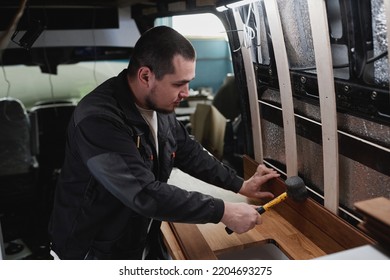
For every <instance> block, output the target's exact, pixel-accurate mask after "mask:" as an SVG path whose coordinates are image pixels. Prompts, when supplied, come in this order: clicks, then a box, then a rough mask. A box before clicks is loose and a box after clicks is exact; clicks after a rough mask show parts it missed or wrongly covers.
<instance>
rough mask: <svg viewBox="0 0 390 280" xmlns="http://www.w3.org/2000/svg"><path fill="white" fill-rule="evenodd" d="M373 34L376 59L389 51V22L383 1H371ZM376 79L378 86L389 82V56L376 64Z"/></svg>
mask: <svg viewBox="0 0 390 280" xmlns="http://www.w3.org/2000/svg"><path fill="white" fill-rule="evenodd" d="M371 12H372V34H373V45H374V57H375V56H377V55H380V54H381V53H384V52H386V51H387V44H388V40H387V33H386V32H387V26H386V24H387V22H386V14H385V7H384V2H383V0H372V1H371ZM374 68H375V69H374V78H375V83H376V84H382V83H388V82H389V63H388V56H385V57H383V58H381V59H379V60H377V61H375V62H374Z"/></svg>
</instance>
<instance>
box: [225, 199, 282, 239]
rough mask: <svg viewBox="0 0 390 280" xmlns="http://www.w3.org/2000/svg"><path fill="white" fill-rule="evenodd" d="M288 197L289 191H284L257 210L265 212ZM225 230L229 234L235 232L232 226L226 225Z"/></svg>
mask: <svg viewBox="0 0 390 280" xmlns="http://www.w3.org/2000/svg"><path fill="white" fill-rule="evenodd" d="M286 198H287V192H284V193H282V194H281V195H279V196H277V197H276V198H274V199H272V200H271V201H269V202H267V203H266V204H264V205H263V206H260V207H259V208H257V209H256V210H257V212H259V214H263V213H264V212H265V211H267V210H268V209H269V208H271V207H273V206H274V205H276V204H279V203H280V202H282V201H283V200H285V199H286ZM225 230H226V232H227V233H228V234H232V233H233V231H232V230H231V229H230V228H228V227H225Z"/></svg>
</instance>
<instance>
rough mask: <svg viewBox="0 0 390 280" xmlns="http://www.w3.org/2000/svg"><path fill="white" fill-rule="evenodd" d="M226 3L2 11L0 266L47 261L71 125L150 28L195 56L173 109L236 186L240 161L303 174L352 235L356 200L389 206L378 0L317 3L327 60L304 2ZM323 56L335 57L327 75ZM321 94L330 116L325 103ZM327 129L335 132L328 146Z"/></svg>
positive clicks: (388, 107) (385, 76)
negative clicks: (176, 38) (228, 169)
mask: <svg viewBox="0 0 390 280" xmlns="http://www.w3.org/2000/svg"><path fill="white" fill-rule="evenodd" d="M234 2H239V1H216V0H183V1H178V0H165V1H154V0H145V1H140V0H116V1H115V0H78V1H63V0H51V1H46V0H20V1H16V0H3V1H1V3H0V65H1V73H0V233H1V235H0V244H1V243H2V244H4V245H3V246H2V248H1V250H2V252H0V253H1V254H0V256H2V258H5V259H51V256H50V255H49V245H50V244H49V238H48V234H47V223H48V221H49V217H50V213H51V207H52V200H53V194H54V191H55V184H56V179H57V177H58V175H59V174H60V172H61V166H62V162H63V159H64V147H65V134H66V127H67V124H68V121H69V118H70V116H71V114H72V112H73V110H74V108H75V106H76V105H77V103H78V101H79V100H80V99H81V98H82V97H83V96H84V95H86V94H87V93H89V92H90V91H91V90H93V89H94V88H95V87H96V86H98V85H99V84H100V83H102V82H103V81H105V80H107V79H108V78H110V77H113V76H116V75H117V74H118V73H119V72H120V71H121V70H122V69H124V68H126V67H127V64H128V61H129V58H130V56H131V53H132V47H133V46H134V44H135V42H136V41H137V39H138V38H139V36H140V35H141V34H142V33H143V32H144V31H146V30H147V29H149V28H151V27H153V26H156V25H168V26H171V27H173V28H175V29H177V30H178V31H179V32H181V33H182V34H183V35H185V36H186V37H187V38H188V39H189V40H190V41H191V43H192V44H193V45H194V47H195V49H196V52H197V66H196V79H195V80H194V81H192V82H191V83H190V88H191V93H190V97H189V98H188V99H187V100H186V101H185V102H183V104H182V105H181V106H180V107H179V108H177V111H176V114H177V118H178V119H179V120H180V121H182V122H183V123H184V124H185V125H186V126H187V128H188V130H189V132H190V133H191V134H192V135H194V137H195V138H196V139H197V140H199V141H200V142H201V143H202V144H203V145H204V146H205V147H206V148H207V149H208V150H209V151H210V152H211V153H212V154H213V155H214V156H215V157H217V158H219V159H220V160H221V161H223V162H224V163H226V164H228V165H230V166H232V167H233V168H235V170H236V171H237V173H238V174H239V175H241V176H243V177H244V175H245V174H244V173H245V170H244V163H243V159H244V157H245V156H249V157H250V158H252V159H254V160H255V161H257V162H258V163H264V164H266V165H267V166H270V167H272V168H274V169H276V170H277V171H278V172H280V173H281V174H282V178H283V179H286V178H288V177H289V176H290V175H294V174H295V175H299V176H300V177H302V178H303V179H304V181H305V184H306V185H307V187H308V190H309V193H310V197H311V199H313V200H314V201H316V203H318V204H319V205H321V207H324V208H325V209H328V210H329V211H330V212H332V213H333V214H335V215H336V216H337V217H339V218H340V219H342V220H343V221H345V222H346V223H348V224H349V225H351V226H352V227H354V228H356V229H357V230H361V229H358V227H359V225H361V223H362V221H364V219H365V218H364V215H362V213H361V212H359V211H358V209H357V208H356V203H357V202H360V201H366V200H370V199H375V198H378V197H382V198H387V199H389V198H390V168H389V166H390V94H389V60H388V40H387V36H388V34H389V33H388V30H387V29H388V28H387V26H388V23H387V20H389V18H387V16H386V15H387V14H386V12H385V10H386V9H385V6H386V3H385V1H384V0H356V1H355V0H326V1H324V3H325V5H326V11H327V17H326V19H327V21H328V22H327V23H328V25H327V27H328V29H326V30H325V32H323V33H322V34H321V36H322V37H321V36H320V37H321V38H326V40H327V41H325V42H327V43H328V44H329V48H324V49H323V52H321V51H319V52H318V51H317V49H318V48H319V47H320V46H319V47H317V45H316V44H317V42H318V40H319V39H318V37H317V34H319V33H320V32H319V30H316V25H315V24H314V25H313V24H312V22H313V20H312V19H310V16H311V15H312V10H313V9H314V8H313V7H311V6H310V3H308V2H309V1H307V0H297V1H290V0H277V1H276V0H275V1H267V0H258V1H250V2H251V3H249V4H242V5H240V6H238V7H233V8H232V7H231V5H232V4H234ZM270 3H277V5H275V6H276V7H277V8H278V10H276V12H275V10H274V9H273V7H274V6H272V5H273V4H270ZM386 7H387V6H386ZM276 23H278V24H279V25H278V24H276ZM318 25H320V24H318ZM321 38H320V39H321ZM320 50H321V49H320ZM321 53H322V54H325V55H326V54H330V55H329V57H330V61H328V62H329V63H328V64H329V65H328V66H329V67H328V68H326V63H319V62H318V59H320V56H321V55H320V54H321ZM283 59H284V60H283ZM321 65H325V66H324V68H323V69H321V67H320V66H321ZM327 71H330V72H331V73H332V75H333V76H331V77H330V79H331V80H330V81H331V82H330V83H327V81H326V80H323V78H322V77H327V76H326V75H322V73H325V72H327ZM328 77H329V76H328ZM328 81H329V80H328ZM322 85H325V89H326V88H327V90H328V92H330V95H329V99H331V98H334V99H335V101H334V102H333V103H334V108H332V107H327V103H326V101H325V103H323V102H324V101H323V100H325V99H323V98H322V96H323V91H322V90H323V87H322ZM325 95H326V94H325ZM286 98H290V99H286ZM326 98H328V96H326ZM329 99H328V100H329ZM288 106H291V107H290V109H288V108H289V107H288ZM288 110H290V111H292V113H291V112H290V113H291V114H292V115H291V116H290V119H289V120H290V121H291V122H293V127H291V129H293V130H292V131H289V129H290V128H289V124H288V123H286V122H285V121H286V119H288V116H287V115H286V114H285V112H286V111H288ZM332 110H334V111H332ZM328 119H329V120H331V121H333V122H334V123H333V128H334V129H333V130H332V129H330V130H329V131H333V132H334V133H335V134H331V133H330V134H329V135H330V136H329V138H326V135H325V134H324V131H325V132H326V129H327V128H329V127H332V123H329V122H327V120H328ZM207 120H211V121H209V122H208V121H207ZM260 128H261V129H260ZM332 135H333V136H332ZM335 135H336V137H334V136H335ZM292 136H293V137H292ZM290 137H291V138H290ZM332 137H333V140H332ZM327 139H328V140H329V139H330V140H329V142H330V146H327V145H328V142H327ZM332 143H333V144H332ZM291 145H292V146H291ZM332 147H333V149H332ZM333 156H334V157H333ZM385 203H386V202H385ZM386 221H388V219H387V220H386ZM388 227H390V225H389V226H386V230H388ZM380 236H381V237H380V238H379V239H380V240H381V241H382V242H383V240H385V241H384V242H385V244H388V236H387V237H383V234H380ZM1 239H2V240H1ZM0 259H1V258H0Z"/></svg>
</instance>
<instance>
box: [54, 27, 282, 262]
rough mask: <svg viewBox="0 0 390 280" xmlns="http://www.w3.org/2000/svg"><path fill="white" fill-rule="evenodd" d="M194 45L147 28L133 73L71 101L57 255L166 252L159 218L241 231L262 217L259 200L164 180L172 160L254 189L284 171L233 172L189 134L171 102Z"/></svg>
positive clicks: (234, 186)
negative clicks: (232, 198)
mask: <svg viewBox="0 0 390 280" xmlns="http://www.w3.org/2000/svg"><path fill="white" fill-rule="evenodd" d="M194 77H195V51H194V49H193V47H192V45H191V44H190V43H189V41H188V40H187V39H185V38H184V37H183V36H182V35H180V34H179V33H178V32H176V31H174V30H173V29H171V28H168V27H163V26H160V27H155V28H152V29H150V30H148V31H147V32H146V33H144V34H143V35H142V36H141V38H140V39H139V40H138V42H137V43H136V45H135V47H134V51H133V54H132V57H131V59H130V62H129V66H128V69H127V71H126V70H124V71H122V73H120V74H119V75H118V76H117V77H114V78H111V79H109V80H108V81H106V82H104V83H103V84H102V85H100V86H99V87H97V88H96V89H95V90H93V91H92V92H91V93H90V94H88V95H86V96H85V97H84V98H83V99H82V100H81V101H80V102H79V104H78V106H77V108H76V109H75V112H74V115H73V117H72V119H71V121H70V124H69V128H68V135H67V146H66V157H65V162H64V165H63V168H62V171H61V175H60V178H59V181H58V184H57V188H56V195H55V202H54V209H53V214H52V218H51V222H50V227H49V231H50V234H51V237H52V253H53V255H55V256H56V257H59V258H60V259H165V258H168V257H169V256H167V254H166V252H165V248H164V246H163V243H162V239H161V232H160V224H161V221H171V222H185V223H218V222H222V223H224V224H225V225H226V226H227V227H229V228H231V229H232V230H234V231H235V232H237V233H242V232H245V231H248V230H249V229H251V228H253V227H254V226H255V225H256V224H259V223H261V217H260V215H259V214H258V213H257V212H256V210H255V208H256V207H255V206H253V205H248V204H245V203H229V202H224V201H222V200H220V199H216V198H213V197H211V196H208V195H204V194H201V193H198V192H188V191H185V190H183V189H181V188H179V187H176V186H173V185H170V184H167V183H166V182H167V180H168V178H169V175H170V173H171V170H172V168H173V166H176V167H178V168H180V169H181V170H182V171H184V172H187V173H189V174H190V175H192V176H194V177H197V178H199V179H202V180H204V181H206V182H208V183H210V184H214V185H216V186H219V187H222V188H225V189H228V190H232V191H234V192H239V193H241V194H243V195H246V196H251V197H257V198H261V197H272V194H270V193H268V192H261V185H262V184H263V183H265V182H266V181H267V180H269V179H271V178H274V177H277V176H279V175H278V174H277V173H276V172H275V171H273V170H271V169H268V168H266V167H265V166H263V165H261V166H259V168H258V170H257V173H256V174H255V175H254V176H253V177H252V178H251V179H249V180H247V181H245V182H244V181H243V179H241V178H239V177H238V176H236V174H235V172H234V170H232V169H230V168H228V167H226V166H224V165H222V164H221V163H220V162H218V161H217V160H216V159H214V158H213V157H212V156H210V155H209V153H208V152H207V151H205V150H204V149H203V147H202V146H201V145H200V144H199V143H198V142H196V141H194V140H192V139H191V137H190V136H189V135H188V133H187V132H186V130H185V128H184V127H183V125H181V124H180V123H179V122H178V121H177V120H176V118H175V114H174V109H175V108H176V107H177V106H178V105H179V103H180V102H181V101H182V100H183V99H184V98H186V97H188V91H189V86H188V84H189V82H190V81H191V80H192V79H194Z"/></svg>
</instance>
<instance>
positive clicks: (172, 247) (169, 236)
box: [161, 222, 186, 260]
mask: <svg viewBox="0 0 390 280" xmlns="http://www.w3.org/2000/svg"><path fill="white" fill-rule="evenodd" d="M161 232H162V233H163V236H164V243H165V245H166V246H167V249H168V252H169V254H170V255H171V256H172V258H173V259H174V260H185V259H186V258H185V257H184V254H183V251H182V250H181V247H180V245H179V243H178V242H177V239H176V236H175V235H174V233H173V231H172V229H171V226H170V224H169V223H167V222H163V223H161Z"/></svg>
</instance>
